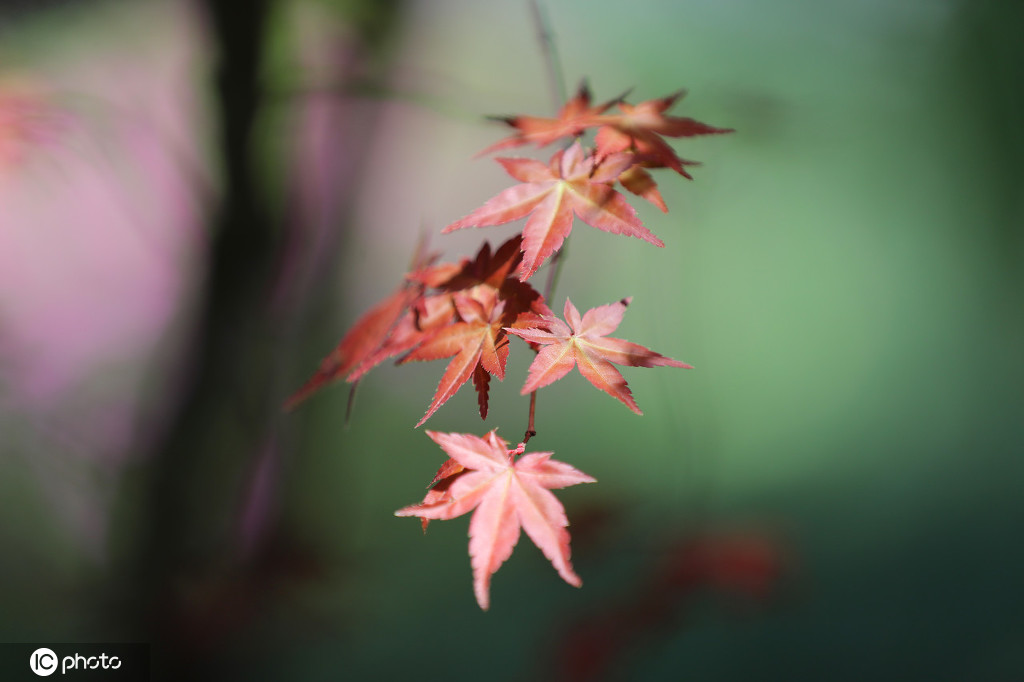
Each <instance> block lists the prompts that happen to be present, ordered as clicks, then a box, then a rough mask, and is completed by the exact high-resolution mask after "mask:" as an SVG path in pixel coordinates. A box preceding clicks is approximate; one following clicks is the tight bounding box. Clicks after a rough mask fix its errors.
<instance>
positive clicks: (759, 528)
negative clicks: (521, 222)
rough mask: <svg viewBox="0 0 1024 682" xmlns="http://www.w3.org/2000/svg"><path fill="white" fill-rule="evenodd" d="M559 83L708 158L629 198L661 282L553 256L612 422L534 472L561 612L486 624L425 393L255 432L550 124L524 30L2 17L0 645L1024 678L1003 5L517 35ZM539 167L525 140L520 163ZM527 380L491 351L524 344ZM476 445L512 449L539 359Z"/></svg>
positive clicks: (563, 431)
mask: <svg viewBox="0 0 1024 682" xmlns="http://www.w3.org/2000/svg"><path fill="white" fill-rule="evenodd" d="M543 11H544V14H546V15H547V17H548V22H547V23H548V25H549V28H550V29H551V31H552V33H553V35H554V44H555V45H556V47H557V61H558V63H559V68H560V70H561V71H562V72H563V73H564V77H565V79H566V81H567V82H568V83H569V84H570V87H571V86H572V85H573V84H574V83H576V82H578V80H579V79H581V78H584V77H586V78H588V79H589V81H590V83H591V86H592V88H593V90H594V92H595V96H596V97H597V98H598V99H606V98H611V97H614V96H615V95H618V94H619V93H621V92H622V91H624V90H626V89H628V88H633V91H632V92H633V95H632V97H633V98H634V100H642V99H649V98H653V97H658V96H661V95H664V94H667V93H669V92H673V91H675V90H677V89H679V88H681V87H685V88H687V89H688V90H689V95H688V96H687V97H686V98H685V99H684V100H683V101H682V102H681V103H680V104H679V105H677V109H676V111H677V113H680V114H681V115H688V116H693V117H695V118H697V119H699V120H702V121H706V122H708V123H711V124H713V125H718V126H723V127H733V128H735V129H737V132H736V133H735V134H734V135H729V136H716V137H712V138H705V139H693V140H686V141H685V142H684V143H681V144H678V145H677V149H678V150H679V152H680V154H681V155H682V156H683V157H685V158H691V159H696V160H699V161H702V162H703V164H704V165H702V166H700V167H697V168H696V169H695V171H694V174H695V176H696V180H695V181H694V182H688V181H685V180H683V179H681V178H676V177H668V176H663V177H662V179H661V186H662V192H663V193H664V195H665V199H666V201H667V203H668V205H669V208H670V213H668V214H667V215H662V214H661V213H660V212H658V211H657V210H656V209H653V207H650V206H640V207H639V211H640V214H641V217H642V218H643V219H644V220H645V223H646V224H647V225H648V226H649V227H650V228H651V229H652V230H653V231H654V232H655V233H656V234H658V235H659V236H660V237H662V238H663V239H664V241H665V242H666V244H667V247H666V248H665V249H663V250H659V249H654V248H653V247H651V246H650V245H648V244H644V243H641V242H639V241H634V240H623V239H621V238H615V237H613V236H611V235H607V234H604V233H600V232H598V231H596V230H589V229H586V228H581V229H578V230H576V231H575V234H574V236H573V238H572V240H571V245H570V247H569V250H568V257H567V259H566V262H565V266H564V270H563V272H562V276H561V279H560V281H559V283H558V290H557V292H556V294H555V297H554V299H555V307H560V304H561V301H562V299H563V298H564V297H565V296H566V295H569V296H571V297H572V299H573V301H574V302H575V303H576V304H577V305H578V306H580V307H581V308H589V307H592V306H595V305H599V304H603V303H607V302H610V301H613V300H617V299H619V298H621V297H623V296H627V295H632V296H634V297H635V298H634V302H633V305H632V306H631V307H630V311H629V314H628V315H627V317H626V320H625V322H624V324H623V326H622V327H621V328H620V330H619V332H620V335H621V336H623V337H625V338H629V339H631V340H634V341H637V342H641V343H643V344H644V345H647V346H649V347H651V348H653V349H655V350H658V351H660V352H662V353H665V354H667V355H670V356H673V357H676V358H680V359H683V360H686V361H687V362H690V363H692V364H694V365H695V366H696V369H694V370H690V371H687V372H685V373H684V372H681V371H674V370H667V369H665V370H640V369H636V370H632V371H630V370H628V369H627V370H626V374H627V379H628V380H629V381H630V384H631V386H632V387H633V389H634V393H635V395H636V397H637V400H638V402H639V403H640V405H641V407H642V408H643V409H644V410H645V415H644V416H643V417H637V416H635V415H633V414H632V413H630V412H629V411H627V410H625V409H623V407H622V406H621V405H619V404H618V403H616V402H615V401H613V400H611V399H609V398H608V396H606V395H604V394H602V393H600V392H598V391H594V390H593V389H591V388H590V387H589V386H588V385H587V384H586V383H585V382H584V381H583V380H582V379H581V378H580V377H578V376H570V377H569V378H568V379H566V380H565V381H562V382H560V383H558V384H556V385H554V386H552V387H551V388H550V389H545V390H544V391H542V392H541V394H540V396H539V404H538V409H539V412H538V422H537V428H538V431H539V432H540V435H539V436H538V437H537V438H536V439H535V440H534V441H533V442H531V447H532V446H536V447H537V448H539V449H545V450H554V451H555V453H556V456H557V457H558V458H559V459H562V460H564V461H568V462H570V463H572V464H573V465H575V466H577V467H578V468H580V469H582V470H583V471H586V472H587V473H589V474H591V475H593V476H595V477H596V478H597V479H598V480H599V483H598V484H596V485H591V486H580V487H576V488H572V489H568V490H565V491H562V492H561V493H560V494H559V497H560V499H562V500H563V502H564V503H565V505H566V507H567V510H568V514H569V517H570V520H571V521H572V524H573V526H572V529H571V530H572V532H573V558H574V563H575V566H576V569H577V571H578V572H579V574H580V575H581V577H582V578H583V580H584V583H585V585H584V587H583V589H581V590H574V589H572V588H570V587H568V586H567V585H565V584H564V583H562V582H561V580H560V579H559V578H558V576H557V574H556V573H555V572H554V571H553V570H552V569H551V567H550V565H549V564H548V563H547V562H546V560H545V559H544V558H543V556H542V555H541V554H540V552H539V551H537V550H536V548H535V547H533V546H532V544H530V543H529V542H528V541H526V540H525V539H524V540H523V541H522V542H521V543H520V545H519V546H518V547H517V550H516V552H515V553H514V554H513V556H512V558H511V560H510V561H509V562H507V563H506V564H505V565H504V566H503V567H502V568H501V570H500V571H499V572H498V573H497V574H496V576H495V578H494V581H493V587H492V607H491V610H490V611H489V612H487V613H481V612H480V611H479V609H478V608H477V606H476V604H475V602H474V600H473V596H472V590H471V584H470V568H469V561H468V557H467V555H466V548H465V542H466V526H467V522H468V519H467V518H462V519H458V520H453V521H449V522H444V523H435V524H433V525H432V526H431V528H430V531H429V533H428V534H427V535H426V536H425V537H424V536H423V535H422V533H421V532H420V528H419V523H418V522H417V521H416V520H414V519H398V518H395V517H394V516H393V515H392V513H393V511H394V510H395V509H398V508H399V507H402V506H405V505H407V504H410V503H413V502H415V501H417V500H418V499H419V498H420V497H421V496H422V493H423V489H424V485H425V483H426V482H427V481H429V479H430V478H431V476H432V475H433V473H434V471H435V469H436V468H437V466H438V465H439V464H440V463H441V461H442V460H443V454H442V453H441V452H440V450H438V449H437V448H436V447H435V446H434V445H433V443H431V442H430V441H429V440H428V439H427V438H426V437H425V436H424V435H423V433H422V430H414V429H413V428H412V425H413V424H414V423H415V422H416V420H417V419H418V418H419V416H420V415H421V414H422V412H423V410H424V409H425V408H426V406H427V404H428V402H429V399H430V397H431V395H432V394H433V390H434V388H435V385H436V381H437V378H438V376H439V374H440V372H441V371H442V367H443V365H442V364H441V363H423V364H417V365H415V366H406V367H402V368H395V367H392V366H390V365H389V366H384V367H382V368H380V369H378V370H376V371H375V372H374V373H372V374H371V375H370V376H369V377H368V378H367V380H365V381H364V382H362V384H361V385H360V387H359V392H358V395H357V397H356V400H355V402H354V404H353V406H352V416H351V420H350V422H349V423H348V424H347V425H346V423H345V413H346V407H347V403H348V399H349V396H348V391H347V390H346V389H345V387H343V386H342V387H337V388H334V389H331V390H328V391H325V392H323V393H321V394H319V395H318V396H316V397H315V398H314V399H312V400H311V401H309V402H308V403H307V404H305V405H303V406H302V407H301V408H300V409H299V410H297V411H295V412H292V413H289V414H284V413H282V412H281V410H280V405H281V403H282V401H283V399H284V398H285V397H286V396H287V395H288V394H289V393H290V392H291V391H292V390H294V389H295V388H297V387H298V386H299V385H300V384H301V383H302V381H303V380H304V379H305V378H306V377H307V376H308V375H309V374H310V373H311V372H312V371H313V370H314V369H315V367H316V366H317V363H318V362H319V359H320V358H321V357H322V356H324V355H326V354H327V352H328V351H329V350H330V349H331V348H332V347H333V345H334V344H335V343H336V341H337V340H338V339H339V338H340V336H341V335H342V334H343V332H344V331H345V329H346V328H347V326H348V325H350V324H351V323H352V321H353V320H354V319H355V318H356V317H357V316H358V315H359V314H360V313H361V312H362V311H363V310H365V309H366V308H368V307H369V306H370V305H372V304H373V303H375V302H376V301H377V300H379V299H381V298H383V297H384V296H385V295H387V294H388V293H389V292H390V291H391V290H392V289H393V288H394V287H395V286H396V284H397V283H398V282H399V281H400V278H401V276H402V274H403V272H404V271H405V269H406V267H407V264H408V262H409V259H410V257H411V255H412V253H413V251H414V249H415V245H416V243H417V241H418V239H419V238H420V236H421V235H423V234H427V235H430V243H431V245H432V247H434V248H435V249H437V250H440V251H443V252H444V254H445V257H446V259H449V260H454V259H457V258H458V257H460V256H463V255H469V254H471V253H473V252H475V251H476V249H477V248H478V246H479V244H480V242H481V240H482V239H485V238H486V239H490V240H491V242H492V244H495V243H499V242H501V241H504V239H506V238H507V237H509V236H511V235H512V234H514V233H515V231H516V229H517V226H514V225H510V226H505V227H501V228H488V229H487V230H486V231H485V230H466V231H462V232H461V233H457V234H453V235H447V236H443V237H442V236H441V235H439V234H438V233H439V230H440V228H441V227H443V226H444V225H446V224H447V223H449V222H451V221H452V220H454V219H456V218H458V217H460V216H462V215H464V214H465V213H467V212H468V211H470V210H471V209H473V208H475V207H476V206H477V205H478V204H480V203H481V202H482V201H483V200H484V199H486V198H488V197H490V196H491V195H492V194H494V193H496V192H497V191H499V190H500V189H502V188H503V187H504V186H506V185H507V183H508V179H507V177H506V176H505V175H504V173H503V172H502V171H501V169H500V168H499V167H498V166H497V165H496V164H494V163H493V162H492V161H490V160H489V159H480V158H477V159H474V158H473V156H474V154H475V153H476V152H477V151H479V150H480V149H482V148H484V147H485V146H487V145H488V144H490V143H491V142H493V141H494V140H496V139H497V138H498V136H500V135H502V134H503V133H504V131H503V130H501V129H500V128H499V127H496V126H495V125H494V124H489V123H487V122H486V121H485V120H484V118H483V117H484V115H486V114H509V113H518V112H523V113H537V114H550V113H551V112H552V111H553V103H552V98H551V89H552V88H551V82H550V78H549V76H548V66H547V65H546V62H545V55H544V50H543V49H542V47H541V43H539V42H538V39H537V35H538V26H537V24H536V22H535V20H534V18H533V13H532V12H531V8H530V5H529V4H528V3H525V2H498V1H493V2H470V1H469V0H421V1H420V2H411V1H408V2H397V1H396V2H374V1H370V0H362V1H361V0H337V1H333V2H331V1H327V0H323V1H316V0H277V1H272V0H254V1H253V2H249V3H232V2H221V1H218V0H208V1H200V0H195V1H194V2H184V1H179V2H172V1H170V0H162V1H159V0H152V1H131V2H128V1H122V2H117V1H114V0H110V1H108V2H86V1H84V0H78V1H59V0H50V1H48V2H21V3H18V2H15V3H5V5H4V8H3V9H2V10H0V12H2V13H0V519H2V521H0V640H6V641H41V642H46V641H50V642H60V641H100V642H102V641H148V642H152V643H153V662H154V679H253V680H278V679H295V680H343V679H405V678H409V677H416V678H420V679H445V680H450V681H454V680H468V679H493V680H521V679H541V680H546V679H552V680H626V679H628V680H669V679H687V680H747V679H758V680H789V681H792V680H864V679H875V680H968V679H969V680H1019V679H1024V616H1022V615H1021V614H1022V610H1024V581H1022V575H1024V545H1022V541H1021V538H1022V531H1024V503H1022V500H1021V497H1022V492H1024V463H1022V457H1024V395H1022V386H1024V362H1022V360H1021V351H1022V349H1024V308H1022V295H1021V294H1022V291H1024V288H1022V284H1024V274H1022V273H1024V269H1022V265H1024V261H1022V249H1024V199H1022V197H1024V171H1022V170H1021V169H1022V166H1021V163H1020V159H1021V158H1022V157H1024V125H1022V123H1024V95H1022V90H1021V83H1022V82H1024V42H1022V41H1021V40H1020V35H1019V33H1020V27H1021V26H1022V25H1024V12H1022V9H1021V6H1020V5H1019V3H1016V2H1011V1H1006V2H999V1H997V0H982V1H972V2H966V1H959V2H958V1H955V0H905V1H903V2H899V3H888V2H874V1H870V2H855V1H853V0H828V1H826V2H806V1H804V0H779V1H777V2H772V3H763V2H753V1H751V0H734V1H730V2H706V1H703V2H699V1H696V0H686V1H681V2H667V1H659V0H647V1H637V2H632V3H621V2H607V1H605V0H588V1H587V2H584V1H583V0H549V1H548V2H546V3H545V4H544V6H543ZM524 153H532V150H528V151H526V150H524ZM516 350H520V352H519V353H516ZM528 356H529V354H528V353H525V352H523V349H522V347H521V346H520V347H517V348H514V349H513V354H512V358H511V360H510V367H509V376H510V378H509V380H508V381H506V382H504V384H501V385H498V386H496V387H495V388H492V391H493V399H492V400H493V402H492V409H491V415H490V416H489V418H488V420H487V421H486V423H484V424H481V423H480V420H479V417H478V416H477V415H476V414H475V411H474V397H473V396H472V395H471V391H470V390H469V389H465V390H464V391H463V392H462V393H460V394H459V395H458V396H457V397H456V398H455V399H454V400H452V401H451V402H450V403H449V404H446V405H445V406H444V407H443V408H442V409H441V410H440V411H439V412H438V413H437V414H436V415H435V416H434V417H433V418H432V419H431V422H430V424H429V426H430V428H433V429H437V430H444V431H467V432H475V433H482V432H483V431H484V430H486V429H490V428H493V427H500V429H501V433H502V434H503V435H504V436H505V437H506V438H509V439H514V438H516V437H518V434H519V433H520V432H521V430H522V429H523V428H525V419H526V401H525V399H524V398H522V397H520V396H519V395H518V389H519V387H520V386H521V384H520V379H518V378H516V377H523V376H525V370H526V367H527V366H528V362H529V360H530V358H529V357H528Z"/></svg>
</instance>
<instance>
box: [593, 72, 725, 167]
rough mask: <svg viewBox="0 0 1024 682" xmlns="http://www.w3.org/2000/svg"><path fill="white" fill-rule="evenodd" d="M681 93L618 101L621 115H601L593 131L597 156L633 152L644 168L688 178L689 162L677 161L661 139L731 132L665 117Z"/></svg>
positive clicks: (673, 117)
mask: <svg viewBox="0 0 1024 682" xmlns="http://www.w3.org/2000/svg"><path fill="white" fill-rule="evenodd" d="M684 94H685V91H684V90H680V91H679V92H676V93H674V94H671V95H668V96H667V97H661V98H659V99H651V100H647V101H646V102H640V103H639V104H635V105H634V104H628V103H626V102H619V103H618V107H619V110H620V111H621V112H622V113H620V114H619V115H616V116H605V117H604V118H603V120H604V122H605V123H604V125H602V127H601V129H600V130H598V131H597V135H596V136H595V139H594V142H595V144H596V145H597V150H598V154H599V155H601V156H605V155H607V154H615V153H618V152H624V151H633V152H635V153H636V154H638V155H640V156H642V157H644V159H645V161H646V164H647V165H648V167H651V168H657V167H667V168H671V169H672V170H674V171H676V172H677V173H679V174H680V175H683V176H685V177H687V178H690V179H692V178H691V176H690V174H689V173H687V172H686V171H685V170H684V169H683V166H685V165H694V162H692V161H685V160H683V159H680V158H679V157H678V156H677V155H676V153H675V151H674V150H673V149H672V147H670V146H669V145H668V143H666V142H665V140H663V139H662V137H661V136H662V135H664V136H666V137H693V136H695V135H715V134H723V133H731V132H733V130H732V129H731V128H715V127H713V126H709V125H707V124H706V123H701V122H700V121H695V120H694V119H692V118H685V117H681V116H666V115H665V112H666V111H668V109H670V108H671V107H672V105H674V104H675V103H676V102H677V101H678V100H679V98H681V97H682V96H683V95H684Z"/></svg>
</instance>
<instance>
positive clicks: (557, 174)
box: [442, 142, 665, 282]
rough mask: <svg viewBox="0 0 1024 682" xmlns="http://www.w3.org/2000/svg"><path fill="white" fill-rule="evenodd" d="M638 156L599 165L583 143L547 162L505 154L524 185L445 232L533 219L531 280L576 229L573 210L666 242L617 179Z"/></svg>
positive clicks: (527, 258)
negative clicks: (640, 214) (638, 213)
mask: <svg viewBox="0 0 1024 682" xmlns="http://www.w3.org/2000/svg"><path fill="white" fill-rule="evenodd" d="M633 159H634V157H633V155H632V154H610V155H608V156H605V157H604V158H602V159H601V161H600V163H598V161H597V159H596V157H595V156H594V155H589V156H584V154H583V148H582V147H581V146H580V144H579V142H575V143H573V145H572V146H571V147H569V149H567V150H564V151H561V150H560V151H557V152H555V154H554V156H552V157H551V160H550V161H549V162H548V164H547V165H545V164H543V163H541V162H540V161H535V160H534V159H510V158H499V159H497V161H498V162H499V163H501V165H502V166H504V167H505V171H506V172H507V173H508V174H509V175H511V176H512V177H514V178H515V179H517V180H520V181H521V182H522V184H519V185H515V186H514V187H510V188H508V189H506V190H505V191H503V192H501V193H500V194H498V195H496V196H494V197H492V198H491V199H490V200H488V201H487V202H486V203H485V204H484V205H483V206H481V207H480V208H478V209H477V210H475V211H473V212H472V213H470V214H469V215H467V216H466V217H464V218H462V219H461V220H456V221H455V222H454V223H452V224H451V225H449V226H448V227H446V228H444V229H443V230H442V232H443V233H448V232H452V231H454V230H459V229H462V228H465V227H485V226H489V225H501V224H503V223H507V222H511V221H513V220H518V219H519V218H522V217H524V216H526V215H528V214H529V215H530V218H529V219H528V220H527V221H526V226H525V227H524V228H523V244H522V250H523V261H522V263H521V264H520V266H519V271H518V273H519V279H520V280H522V281H524V282H525V281H526V280H527V279H529V278H530V276H531V275H533V273H535V272H536V271H537V268H538V267H540V264H541V263H542V262H544V259H545V258H547V257H548V256H550V255H551V254H552V253H554V252H555V251H556V250H558V248H559V247H561V245H562V242H563V241H565V238H566V237H568V236H569V233H570V232H571V231H572V222H573V214H574V213H575V215H576V216H578V217H579V218H580V220H582V221H583V222H585V223H587V224H588V225H591V226H593V227H596V228H598V229H600V230H604V231H605V232H611V233H613V234H625V235H629V236H631V237H637V238H639V239H643V240H644V241H648V242H650V243H652V244H654V245H655V246H665V244H664V242H662V241H661V240H660V239H658V238H657V237H655V236H654V235H653V234H652V233H651V231H650V230H648V229H647V228H646V227H644V226H643V224H642V223H641V222H640V220H639V218H637V217H636V211H635V210H634V209H633V207H632V206H630V205H629V203H628V202H627V201H626V199H625V197H623V196H622V195H621V194H619V193H618V192H617V191H615V190H614V189H613V188H612V183H614V182H615V181H616V179H617V178H618V177H619V176H620V175H621V174H622V172H623V171H625V170H626V169H627V168H629V167H630V166H631V165H633Z"/></svg>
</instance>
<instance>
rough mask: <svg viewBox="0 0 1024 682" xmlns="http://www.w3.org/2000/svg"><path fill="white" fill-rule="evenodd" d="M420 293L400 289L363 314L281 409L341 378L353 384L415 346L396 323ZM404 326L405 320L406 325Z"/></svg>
mask: <svg viewBox="0 0 1024 682" xmlns="http://www.w3.org/2000/svg"><path fill="white" fill-rule="evenodd" d="M421 294H422V288H417V287H407V286H403V287H402V288H400V289H399V290H398V291H396V292H394V293H393V294H391V295H390V296H388V297H387V298H386V299H384V300H383V301H382V302H381V303H378V304H377V305H375V306H374V307H373V308H371V309H370V310H368V311H367V312H366V313H364V314H363V316H362V317H360V318H359V319H358V320H357V321H356V323H355V324H354V325H353V326H352V328H351V329H350V330H349V331H348V332H347V333H346V334H345V336H344V337H342V339H341V341H340V342H339V343H338V345H337V347H335V349H334V350H333V351H331V353H330V354H329V355H328V356H327V357H325V358H324V359H323V360H322V361H321V362H320V366H319V367H318V368H317V370H316V372H315V373H314V374H313V376H312V377H310V379H309V380H308V381H306V383H305V384H303V386H302V387H301V388H300V389H299V390H298V391H296V392H295V393H293V394H292V395H291V396H290V397H289V398H288V400H287V401H286V402H285V409H286V410H291V409H293V408H295V407H296V406H297V405H298V404H299V403H301V402H302V401H304V400H305V399H306V398H308V397H309V396H310V395H312V394H313V393H316V392H317V391H319V390H320V389H321V388H324V387H325V386H327V385H328V384H331V383H333V382H335V381H337V380H339V379H341V378H343V377H344V378H346V380H347V381H349V382H354V381H356V380H357V379H359V377H361V376H362V375H363V374H365V373H366V372H367V371H369V370H370V369H371V368H373V367H374V366H375V365H377V364H378V363H380V362H381V361H383V360H385V359H387V358H388V357H392V356H395V355H398V354H399V353H402V352H404V351H406V350H408V349H409V348H411V347H412V346H413V345H415V343H416V340H415V338H414V337H413V335H412V334H410V330H409V329H408V328H404V329H401V328H402V325H400V322H401V321H402V316H403V314H405V313H406V311H408V309H409V306H410V305H412V303H413V301H414V300H415V299H416V298H418V297H419V296H420V295H421ZM408 324H409V321H406V326H407V325H408ZM400 329H401V331H398V330H400ZM346 375H347V376H346Z"/></svg>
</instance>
